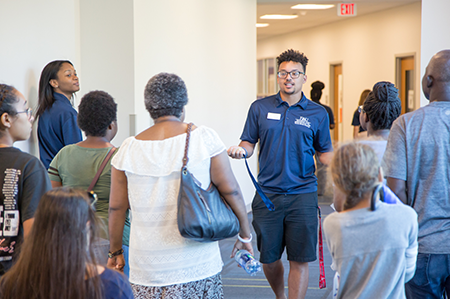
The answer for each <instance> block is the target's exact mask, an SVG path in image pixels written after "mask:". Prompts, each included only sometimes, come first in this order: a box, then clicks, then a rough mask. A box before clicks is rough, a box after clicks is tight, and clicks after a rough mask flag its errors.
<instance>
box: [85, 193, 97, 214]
mask: <svg viewBox="0 0 450 299" xmlns="http://www.w3.org/2000/svg"><path fill="white" fill-rule="evenodd" d="M87 194H88V196H89V199H90V200H91V208H92V209H93V210H94V211H95V204H96V203H97V200H98V196H97V194H96V193H95V192H94V191H89V192H88V193H87Z"/></svg>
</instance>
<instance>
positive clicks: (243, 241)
mask: <svg viewBox="0 0 450 299" xmlns="http://www.w3.org/2000/svg"><path fill="white" fill-rule="evenodd" d="M252 239H253V236H252V234H251V233H250V239H248V240H245V239H242V237H241V236H240V235H239V234H238V240H239V241H241V242H242V243H251V242H252Z"/></svg>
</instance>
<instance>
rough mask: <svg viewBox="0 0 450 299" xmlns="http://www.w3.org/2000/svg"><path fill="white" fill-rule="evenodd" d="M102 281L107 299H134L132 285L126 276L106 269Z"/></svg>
mask: <svg viewBox="0 0 450 299" xmlns="http://www.w3.org/2000/svg"><path fill="white" fill-rule="evenodd" d="M100 279H101V280H102V284H103V293H104V298H105V299H132V298H134V295H133V291H132V290H131V286H130V283H129V282H128V279H127V277H126V276H125V275H123V274H121V273H118V272H116V271H114V270H110V269H108V268H105V271H103V273H102V274H100Z"/></svg>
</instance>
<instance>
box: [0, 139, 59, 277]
mask: <svg viewBox="0 0 450 299" xmlns="http://www.w3.org/2000/svg"><path fill="white" fill-rule="evenodd" d="M0 186H1V192H0V275H2V274H3V273H4V272H5V271H6V270H7V269H9V268H10V266H11V264H12V258H13V256H14V253H15V252H16V251H17V246H18V245H20V242H21V241H22V239H23V228H22V224H23V222H24V221H26V220H28V219H31V218H33V217H34V213H35V211H36V209H37V205H38V203H39V200H40V199H41V196H42V195H43V194H44V193H45V192H46V191H48V190H50V189H51V184H50V179H49V178H48V175H47V171H46V169H45V168H44V165H42V163H41V161H39V159H37V158H36V157H34V156H32V155H30V154H27V153H24V152H22V151H20V150H19V149H17V148H14V147H6V148H0Z"/></svg>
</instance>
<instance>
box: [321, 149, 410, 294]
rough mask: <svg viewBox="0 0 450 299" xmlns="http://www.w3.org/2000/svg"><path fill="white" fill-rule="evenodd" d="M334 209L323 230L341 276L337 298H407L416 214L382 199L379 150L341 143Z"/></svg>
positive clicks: (333, 167)
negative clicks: (406, 289) (406, 291)
mask: <svg viewBox="0 0 450 299" xmlns="http://www.w3.org/2000/svg"><path fill="white" fill-rule="evenodd" d="M331 176H332V179H333V183H334V199H333V201H334V206H335V208H336V211H337V212H335V213H332V214H330V215H328V216H327V217H326V218H325V220H324V224H323V225H324V233H325V236H326V238H325V239H326V241H327V245H328V249H329V250H330V253H331V256H332V258H333V263H332V265H331V267H332V268H333V269H334V270H336V271H337V272H338V273H339V275H340V281H339V288H338V291H337V295H336V298H338V299H339V298H366V299H370V298H373V299H378V298H397V299H399V298H406V296H405V283H406V282H407V281H409V280H410V279H411V278H412V277H413V276H414V272H415V269H416V257H417V250H418V243H417V234H418V224H417V214H416V212H415V211H414V210H413V209H412V208H411V207H409V206H406V205H403V204H387V203H384V202H382V201H380V199H379V197H380V196H381V195H380V194H383V192H382V188H381V182H382V179H383V178H382V173H381V169H380V164H379V162H378V158H377V156H376V154H375V152H374V151H373V150H372V148H371V147H369V146H368V145H365V144H361V143H359V142H352V143H348V144H344V145H342V146H341V147H340V148H338V150H337V151H335V154H334V157H333V159H332V162H331Z"/></svg>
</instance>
